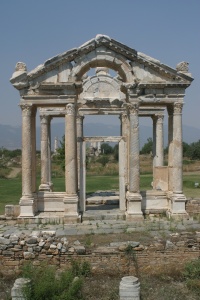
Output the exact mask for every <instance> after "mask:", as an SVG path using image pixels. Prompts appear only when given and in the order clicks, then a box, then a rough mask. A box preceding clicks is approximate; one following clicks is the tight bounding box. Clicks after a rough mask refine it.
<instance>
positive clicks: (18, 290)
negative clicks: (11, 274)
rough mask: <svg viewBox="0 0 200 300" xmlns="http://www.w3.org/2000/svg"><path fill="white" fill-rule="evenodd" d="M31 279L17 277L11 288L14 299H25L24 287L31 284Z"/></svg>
mask: <svg viewBox="0 0 200 300" xmlns="http://www.w3.org/2000/svg"><path fill="white" fill-rule="evenodd" d="M30 282H31V281H30V279H28V278H17V279H16V280H15V283H14V286H13V288H12V290H11V297H12V300H25V299H26V298H25V295H24V289H25V288H28V287H29V286H30Z"/></svg>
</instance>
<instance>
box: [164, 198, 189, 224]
mask: <svg viewBox="0 0 200 300" xmlns="http://www.w3.org/2000/svg"><path fill="white" fill-rule="evenodd" d="M186 200H187V198H186V197H185V195H184V194H182V193H181V194H178V193H173V194H171V195H170V196H169V202H170V207H169V211H168V212H167V216H168V217H169V218H170V217H175V218H178V219H179V218H181V219H182V218H188V217H189V215H188V213H187V212H186V210H185V203H186Z"/></svg>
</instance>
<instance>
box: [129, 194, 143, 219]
mask: <svg viewBox="0 0 200 300" xmlns="http://www.w3.org/2000/svg"><path fill="white" fill-rule="evenodd" d="M126 200H127V211H126V220H130V221H131V220H138V221H141V220H143V219H144V217H143V213H142V209H141V207H142V196H141V195H140V193H130V192H129V191H128V192H127V193H126Z"/></svg>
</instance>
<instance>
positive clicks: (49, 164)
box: [48, 116, 53, 192]
mask: <svg viewBox="0 0 200 300" xmlns="http://www.w3.org/2000/svg"><path fill="white" fill-rule="evenodd" d="M51 120H52V117H51V116H49V123H48V183H49V188H50V192H52V191H53V182H52V178H51Z"/></svg>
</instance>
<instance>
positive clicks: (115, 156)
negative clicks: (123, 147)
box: [113, 144, 119, 161]
mask: <svg viewBox="0 0 200 300" xmlns="http://www.w3.org/2000/svg"><path fill="white" fill-rule="evenodd" d="M113 154H114V159H115V160H116V161H118V160H119V144H116V145H115V146H114V148H113Z"/></svg>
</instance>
